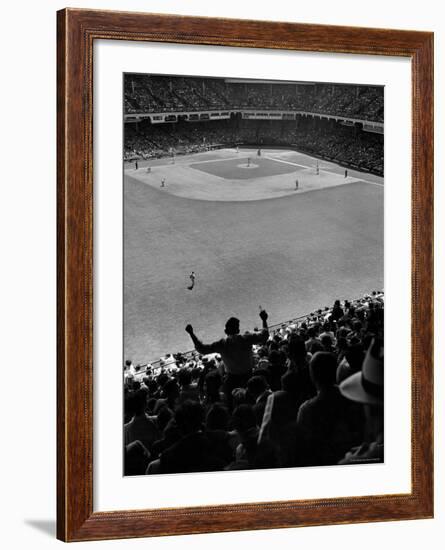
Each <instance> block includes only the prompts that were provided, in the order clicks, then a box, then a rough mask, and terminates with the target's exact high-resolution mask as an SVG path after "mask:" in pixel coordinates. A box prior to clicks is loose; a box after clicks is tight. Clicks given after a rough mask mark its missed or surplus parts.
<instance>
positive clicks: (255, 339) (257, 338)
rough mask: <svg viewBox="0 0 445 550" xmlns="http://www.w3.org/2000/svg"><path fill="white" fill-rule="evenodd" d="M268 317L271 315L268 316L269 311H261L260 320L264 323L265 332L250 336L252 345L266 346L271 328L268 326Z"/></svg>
mask: <svg viewBox="0 0 445 550" xmlns="http://www.w3.org/2000/svg"><path fill="white" fill-rule="evenodd" d="M268 317H269V315H268V314H267V311H265V310H264V309H262V310H261V311H260V318H261V321H262V322H263V330H262V331H261V332H255V333H252V334H249V336H248V338H249V341H250V342H251V343H252V344H265V343H266V342H267V339H268V338H269V327H268V326H267V319H268Z"/></svg>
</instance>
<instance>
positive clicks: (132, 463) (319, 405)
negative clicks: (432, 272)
mask: <svg viewBox="0 0 445 550" xmlns="http://www.w3.org/2000/svg"><path fill="white" fill-rule="evenodd" d="M260 316H261V318H262V319H263V330H262V331H261V332H260V331H259V330H258V329H255V330H254V331H253V333H251V334H248V333H245V334H237V326H238V325H237V323H236V322H234V321H233V319H232V320H229V321H228V323H227V324H226V334H227V335H228V337H227V339H228V340H230V339H232V338H233V339H235V340H236V339H237V338H238V339H239V338H241V339H243V338H244V340H249V342H250V343H251V345H252V354H251V359H252V361H251V364H250V365H249V366H248V367H247V376H245V377H244V378H238V380H239V382H240V383H239V384H238V385H237V386H236V387H232V386H231V387H230V388H229V389H230V399H228V392H227V389H228V379H229V375H230V371H229V372H228V368H227V366H228V365H229V363H228V362H227V360H226V362H227V364H225V363H224V353H225V351H224V350H225V349H226V348H224V346H223V347H222V348H221V349H222V353H221V354H219V353H208V354H207V355H203V354H200V353H198V352H197V351H193V352H187V353H177V354H174V355H173V354H168V355H166V356H165V357H163V358H162V362H160V363H156V364H155V363H153V364H149V365H136V366H134V365H133V364H132V362H131V360H128V361H126V363H125V365H124V397H125V407H124V415H125V418H124V422H125V425H124V435H125V475H143V474H160V473H178V472H198V471H216V470H219V471H221V470H238V469H255V468H276V467H295V466H315V465H329V464H357V463H369V462H372V463H375V462H383V458H384V456H383V328H384V294H383V292H377V291H374V292H372V293H370V294H368V295H365V296H364V297H363V298H361V299H358V300H350V301H349V300H346V301H344V302H340V301H339V300H336V301H335V302H334V304H333V306H331V307H325V308H321V309H319V310H317V311H315V312H313V313H311V314H310V315H305V316H304V317H300V318H297V319H292V320H290V321H287V322H285V323H281V324H279V325H275V326H272V327H269V328H267V314H265V312H262V314H261V315H260ZM186 330H187V331H188V332H189V334H191V333H192V332H193V330H192V327H190V326H188V327H187V328H186ZM192 338H193V337H192ZM193 341H194V343H195V346H196V348H197V349H198V351H199V350H200V349H201V350H206V351H208V350H212V349H220V348H219V346H221V342H219V343H217V344H211V345H206V344H202V343H201V342H200V341H199V339H198V338H197V337H195V338H193ZM231 341H232V342H233V340H231ZM212 346H213V347H212ZM232 351H233V349H232ZM244 351H245V350H244ZM240 353H241V352H240ZM242 353H244V352H242ZM239 359H240V357H237V355H236V353H235V355H233V354H232V355H231V363H230V364H231V365H232V367H233V362H236V361H237V360H239Z"/></svg>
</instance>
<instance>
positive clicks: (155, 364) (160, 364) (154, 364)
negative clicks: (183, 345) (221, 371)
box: [136, 292, 383, 376]
mask: <svg viewBox="0 0 445 550" xmlns="http://www.w3.org/2000/svg"><path fill="white" fill-rule="evenodd" d="M378 294H379V295H382V294H383V292H379V293H378ZM361 299H362V298H356V299H355V300H350V301H349V302H350V304H351V305H354V304H356V303H357V302H358V301H359V300H361ZM319 311H321V313H318V312H319ZM331 311H332V308H328V309H321V310H320V309H319V310H316V311H311V313H307V314H305V315H300V316H299V317H292V319H289V320H288V321H281V323H275V324H274V325H269V327H268V328H269V333H270V334H271V335H272V336H274V335H275V334H276V332H277V331H278V330H279V329H281V328H282V327H283V326H285V327H286V326H289V325H290V324H294V323H301V322H303V321H305V320H307V319H309V318H310V317H313V316H314V315H318V316H319V317H322V316H324V315H329V313H330V312H331ZM256 330H257V329H254V331H255V332H256ZM258 330H259V329H258ZM180 354H181V355H182V357H185V358H192V357H197V356H199V355H202V354H200V353H198V352H197V351H196V350H194V349H193V350H189V351H185V352H180ZM174 364H175V362H171V363H168V360H167V362H166V360H165V359H157V360H156V361H150V362H149V363H143V364H138V365H137V367H140V369H141V370H140V371H138V372H136V375H139V376H141V375H143V374H145V370H144V369H145V368H146V367H150V368H151V369H152V370H153V369H160V368H168V367H169V365H174Z"/></svg>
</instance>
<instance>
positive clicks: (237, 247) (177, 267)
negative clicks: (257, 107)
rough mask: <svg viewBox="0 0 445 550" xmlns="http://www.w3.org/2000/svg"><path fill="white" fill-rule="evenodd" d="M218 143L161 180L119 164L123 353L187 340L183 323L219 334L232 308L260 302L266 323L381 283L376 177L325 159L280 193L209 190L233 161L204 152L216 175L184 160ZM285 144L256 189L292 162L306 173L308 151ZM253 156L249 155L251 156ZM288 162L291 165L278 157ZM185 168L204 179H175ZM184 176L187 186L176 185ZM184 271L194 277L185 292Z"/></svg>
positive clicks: (145, 355)
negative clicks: (304, 187) (301, 185)
mask: <svg viewBox="0 0 445 550" xmlns="http://www.w3.org/2000/svg"><path fill="white" fill-rule="evenodd" d="M218 153H219V152H212V153H211V154H209V156H208V157H206V156H205V155H200V156H193V158H190V159H187V158H186V157H182V158H181V159H177V160H176V161H175V165H174V166H170V165H168V166H167V168H166V169H168V170H169V174H170V180H172V179H173V174H174V173H175V172H176V173H177V174H179V175H178V177H177V179H178V181H175V182H174V184H173V182H169V181H167V185H168V190H164V189H161V188H159V186H158V184H157V183H156V184H153V183H150V182H148V181H146V179H147V176H145V175H143V176H142V174H143V170H141V169H139V170H138V172H136V171H134V170H132V169H131V168H130V170H128V171H127V172H126V174H125V177H124V243H125V246H124V354H125V358H130V359H132V360H133V361H134V362H136V363H137V362H146V361H148V360H154V359H157V358H159V357H160V356H161V355H163V354H164V353H166V352H176V351H184V350H187V349H190V347H191V345H190V340H189V337H188V335H187V334H186V333H185V332H184V326H185V325H186V324H187V323H189V322H190V323H192V324H193V326H194V327H195V329H196V332H197V334H198V335H199V336H202V338H203V339H204V340H212V339H214V338H218V337H220V336H221V335H222V330H223V326H224V322H225V320H226V319H227V318H228V317H229V316H231V315H234V316H237V317H239V318H240V319H241V323H242V328H245V329H251V328H253V327H254V326H256V325H258V324H259V319H258V316H257V314H258V306H259V305H260V304H261V305H262V306H263V307H265V308H266V309H267V310H268V311H269V313H270V323H277V322H280V321H282V320H286V319H289V318H291V317H292V316H295V315H297V314H304V313H307V312H309V311H311V310H312V309H316V308H318V307H320V306H324V305H327V304H330V303H331V302H332V301H333V300H334V299H336V298H340V299H344V298H353V297H356V296H359V295H361V294H363V293H364V292H367V291H369V290H373V289H380V288H383V187H382V186H381V185H379V184H378V181H376V180H375V178H374V179H372V178H369V177H368V176H363V177H365V178H366V179H368V180H369V182H365V181H360V180H359V179H358V178H359V177H360V174H357V173H352V172H351V176H350V177H349V178H347V181H344V177H343V172H344V169H342V168H338V169H337V173H335V171H336V167H335V165H331V164H330V163H329V164H327V163H320V168H322V169H323V170H324V169H326V171H325V172H324V171H323V174H322V176H323V178H322V179H324V180H326V181H325V184H326V185H324V184H323V186H321V187H320V188H319V189H317V188H315V187H312V188H311V189H310V191H311V192H302V193H300V192H297V193H296V192H295V191H294V190H292V189H286V193H285V195H281V196H276V191H273V192H271V194H269V195H267V193H266V195H265V196H264V197H263V196H260V197H259V199H261V200H259V199H258V200H256V199H252V198H245V199H244V200H237V199H236V197H233V199H234V200H228V199H227V197H226V198H225V199H224V197H223V198H221V196H219V198H218V199H217V200H211V189H212V185H213V188H214V189H215V182H218V187H219V189H220V191H221V189H225V188H226V187H227V188H228V189H230V190H231V192H232V193H233V188H231V187H230V186H231V185H232V183H233V181H234V180H236V179H237V178H236V177H234V173H233V170H234V165H233V163H232V162H231V161H230V164H229V165H227V166H228V169H227V172H224V171H223V172H222V173H221V169H222V167H223V165H224V163H219V162H215V163H214V164H215V170H217V171H218V172H219V173H218V175H215V173H214V172H213V173H209V174H207V173H204V172H203V170H202V168H201V167H202V166H204V164H200V165H199V166H200V169H199V170H196V168H195V167H193V168H190V167H189V166H188V165H190V164H193V163H194V164H196V162H197V159H198V160H199V159H200V160H206V159H208V160H212V161H213V160H218V159H219V158H220V159H224V160H226V159H230V158H231V157H232V156H233V150H232V151H228V150H224V151H222V152H221V153H220V154H218ZM243 154H244V152H243ZM271 154H272V153H271ZM296 155H299V154H298V153H294V152H289V154H287V153H283V154H282V155H281V156H280V157H277V158H280V159H281V160H284V162H281V163H278V162H277V163H276V166H278V165H279V168H277V169H276V171H272V173H270V170H271V168H272V165H271V164H270V163H269V162H267V163H266V162H264V165H266V164H267V170H268V174H267V177H263V176H262V175H261V174H260V175H258V174H257V177H258V178H259V179H263V183H264V182H266V183H264V184H263V187H264V189H265V187H267V181H268V180H270V188H271V189H274V186H278V185H280V186H283V185H285V181H284V180H280V178H290V179H289V182H292V181H294V179H295V173H297V172H298V173H300V174H303V175H304V174H308V175H310V174H313V169H312V168H311V166H314V165H315V162H316V161H315V160H314V159H310V157H307V156H306V155H304V157H303V156H301V155H299V156H298V157H297V156H296ZM286 159H287V161H286ZM289 159H290V160H289ZM257 160H258V159H256V158H254V156H253V155H252V162H254V163H256V164H259V163H258V162H257ZM261 160H264V159H261ZM297 161H298V163H300V166H294V167H293V166H291V165H290V164H286V162H292V163H297ZM304 162H305V163H306V164H304ZM310 163H312V165H311V164H310ZM151 164H152V165H153V171H152V173H153V172H154V173H156V170H159V174H160V173H161V172H162V171H163V170H164V169H165V166H166V165H165V161H157V162H154V163H151ZM205 164H206V166H207V167H208V166H210V165H211V164H212V163H211V162H209V163H205ZM308 166H309V168H308ZM284 167H286V168H285V171H283V170H284ZM235 170H236V165H235ZM206 171H207V168H206ZM189 172H190V173H193V172H195V173H197V174H198V173H199V174H201V176H203V177H204V178H205V180H204V183H199V184H196V185H195V183H194V181H193V179H192V180H191V181H189V180H187V178H186V179H185V180H184V183H183V185H182V186H181V181H180V175H181V174H182V175H183V174H184V173H189ZM275 172H277V173H275ZM235 176H236V174H235ZM215 178H216V179H215ZM275 178H278V179H276V180H275V181H274V179H275ZM339 178H343V181H340V180H339ZM380 181H381V180H380ZM225 182H226V185H224V183H225ZM243 182H244V185H245V187H243V188H242V190H243V191H245V192H246V193H247V191H246V189H247V188H251V191H249V193H255V192H256V189H257V187H259V186H258V185H256V184H255V181H254V180H253V181H251V180H250V179H248V180H242V181H241V183H240V180H238V184H239V185H243ZM332 182H334V184H333V183H332ZM375 183H377V184H375ZM238 184H237V185H238ZM173 185H174V186H175V187H176V188H178V192H176V191H175V192H173V191H174V190H173V189H172V186H173ZM190 185H191V186H192V187H193V185H195V187H196V190H195V191H193V189H192V187H190ZM203 186H204V187H208V189H207V190H206V192H205V193H204V196H205V198H204V199H203V198H202V197H201V198H199V197H200V195H199V193H200V192H202V188H203ZM185 187H187V188H188V191H187V193H188V194H186V196H180V193H181V192H184V188H185ZM264 189H263V191H264V193H265V190H264ZM221 192H222V191H221ZM178 193H179V194H178ZM264 193H263V194H264ZM274 193H275V195H274ZM194 194H195V195H194ZM194 196H197V197H198V198H193V197H194ZM228 196H229V197H230V196H231V195H230V193H229V195H228ZM249 196H250V195H249ZM266 199H267V200H266ZM192 270H193V271H195V272H196V276H197V278H196V285H195V288H194V289H193V290H192V291H189V290H187V288H186V286H187V285H188V283H189V280H188V275H189V273H190V271H192Z"/></svg>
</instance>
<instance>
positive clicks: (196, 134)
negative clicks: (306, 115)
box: [124, 119, 384, 175]
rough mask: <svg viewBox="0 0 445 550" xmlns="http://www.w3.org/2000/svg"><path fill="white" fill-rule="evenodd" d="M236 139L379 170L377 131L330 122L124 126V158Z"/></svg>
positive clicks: (380, 142) (185, 150)
mask: <svg viewBox="0 0 445 550" xmlns="http://www.w3.org/2000/svg"><path fill="white" fill-rule="evenodd" d="M237 144H245V145H257V144H261V145H265V146H267V145H273V146H283V147H289V146H290V147H294V148H296V149H297V150H300V151H303V152H306V153H308V154H310V155H315V156H318V157H321V158H325V159H327V160H331V161H333V162H336V163H339V164H342V165H345V166H352V167H354V168H357V169H359V170H368V171H371V172H373V173H376V174H378V175H383V166H384V165H383V134H374V133H371V132H365V131H362V130H359V129H357V128H356V127H351V126H344V125H341V124H340V123H336V122H333V121H320V120H316V119H310V120H308V119H306V121H305V123H304V122H303V123H302V124H298V123H296V122H295V121H256V120H242V121H232V120H221V121H207V122H196V123H193V122H183V123H173V124H150V123H148V122H141V123H139V124H138V125H137V126H136V124H126V125H125V147H124V159H125V160H133V159H137V158H143V159H150V158H160V157H163V156H167V155H171V154H172V153H174V154H188V153H197V152H200V151H206V150H209V149H212V148H217V147H231V146H234V145H237Z"/></svg>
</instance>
